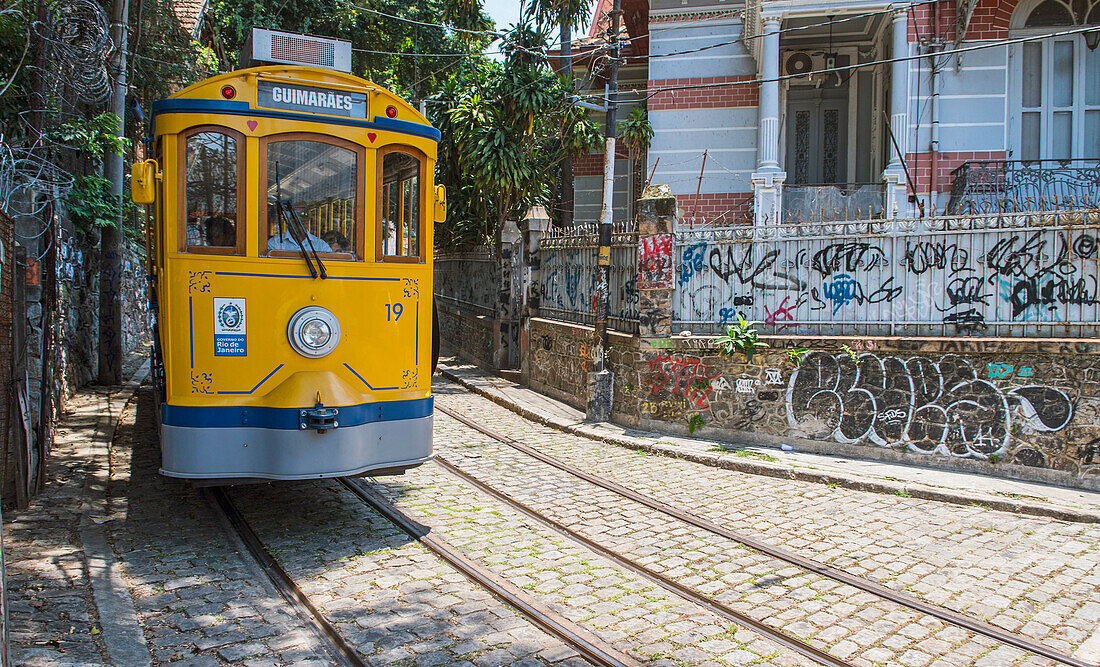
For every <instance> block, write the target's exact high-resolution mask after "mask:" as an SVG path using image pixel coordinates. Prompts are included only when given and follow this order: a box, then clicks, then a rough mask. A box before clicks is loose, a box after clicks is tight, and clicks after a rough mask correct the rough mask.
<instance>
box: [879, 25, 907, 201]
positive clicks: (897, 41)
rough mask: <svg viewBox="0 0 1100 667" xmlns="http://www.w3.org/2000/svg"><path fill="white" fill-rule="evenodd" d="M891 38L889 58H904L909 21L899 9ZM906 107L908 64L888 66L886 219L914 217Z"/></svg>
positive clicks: (884, 180)
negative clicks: (904, 164) (907, 160)
mask: <svg viewBox="0 0 1100 667" xmlns="http://www.w3.org/2000/svg"><path fill="white" fill-rule="evenodd" d="M892 37H893V44H892V48H891V50H890V57H891V58H905V57H907V56H908V55H909V22H908V18H907V14H906V10H905V9H899V10H897V11H895V12H894V14H893V34H892ZM908 105H909V61H908V60H901V61H895V62H893V63H891V66H890V131H891V132H892V133H893V140H891V138H890V137H889V136H887V137H886V141H888V142H889V149H890V150H889V155H890V162H889V163H888V164H887V165H886V170H885V171H884V172H883V174H882V180H883V182H884V183H885V185H886V193H885V195H886V197H885V201H884V202H883V206H884V208H885V210H884V214H885V216H886V217H887V218H899V217H900V218H906V217H910V216H912V214H913V206H912V204H910V203H909V197H908V186H907V182H906V179H905V169H904V167H902V163H901V161H902V158H903V157H904V156H905V151H906V146H907V144H906V142H907V139H908V137H909V128H908V124H909V115H908ZM895 141H896V142H897V147H896V148H895V146H894V142H895ZM899 151H900V152H899Z"/></svg>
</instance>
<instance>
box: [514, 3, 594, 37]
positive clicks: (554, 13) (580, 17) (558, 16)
mask: <svg viewBox="0 0 1100 667" xmlns="http://www.w3.org/2000/svg"><path fill="white" fill-rule="evenodd" d="M591 5H592V3H591V1H590V0H532V1H531V2H530V3H528V4H527V12H526V16H527V18H529V19H532V20H534V21H535V22H537V23H538V24H539V25H552V24H560V23H561V22H562V19H563V18H564V19H565V20H566V21H567V22H568V23H569V25H570V27H572V28H573V29H574V30H576V29H577V28H580V27H581V25H583V23H584V22H585V20H587V19H588V14H589V7H590V6H591Z"/></svg>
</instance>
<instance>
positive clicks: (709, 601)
mask: <svg viewBox="0 0 1100 667" xmlns="http://www.w3.org/2000/svg"><path fill="white" fill-rule="evenodd" d="M435 462H436V463H437V464H439V466H441V467H442V468H443V469H444V470H446V471H447V472H449V473H451V474H452V475H454V476H456V477H458V478H459V479H462V480H463V481H465V482H466V483H468V484H470V485H471V486H473V487H475V488H477V489H479V490H481V491H483V492H484V493H487V494H489V495H491V496H492V497H494V498H496V499H497V500H500V501H501V502H503V503H504V504H506V505H508V506H509V507H512V508H514V509H515V510H517V511H519V512H520V513H522V514H525V515H526V516H529V517H531V518H532V519H534V520H535V521H538V522H539V523H541V524H543V525H544V526H547V527H548V528H550V529H551V530H554V531H556V532H558V533H560V534H561V535H564V536H565V537H567V538H569V539H571V540H574V541H575V542H578V543H579V544H581V545H582V546H584V547H586V548H587V549H589V550H591V551H594V552H596V553H598V554H600V555H602V556H604V557H606V558H609V559H610V560H612V561H614V562H616V563H618V564H619V565H621V566H623V567H624V568H626V569H628V570H630V571H632V572H634V573H636V574H639V575H641V576H642V577H644V578H646V579H649V580H650V581H652V582H654V583H656V584H657V585H658V586H660V587H662V588H664V589H666V590H669V591H671V592H673V593H675V594H676V595H679V596H680V597H682V598H684V599H685V600H687V601H688V602H693V603H695V604H697V605H699V606H700V607H703V608H704V609H707V610H709V611H712V612H714V613H715V614H718V615H719V616H723V617H725V618H726V619H728V620H731V621H733V622H734V623H737V624H739V625H742V626H744V627H746V628H748V629H749V630H752V631H753V632H756V633H758V634H760V635H763V636H765V637H767V638H768V639H771V640H772V641H774V642H776V643H777V644H781V645H783V646H785V647H787V648H789V649H791V650H792V651H795V652H797V653H800V654H802V655H804V656H806V657H807V658H810V659H811V660H814V661H816V662H819V663H821V664H823V665H830V666H831V667H852V664H851V663H849V662H845V661H844V660H841V659H840V658H836V657H834V656H832V655H830V654H829V653H827V652H825V651H823V650H821V649H819V648H815V647H814V646H811V645H810V644H808V643H806V642H804V641H802V640H800V639H796V638H794V637H791V636H790V635H787V634H786V633H784V632H783V631H782V630H779V629H777V628H773V627H772V626H770V625H767V624H766V623H764V622H762V621H758V620H756V619H755V618H752V617H751V616H747V615H745V614H742V613H741V612H739V611H736V610H735V609H733V608H732V607H730V606H728V605H725V604H723V603H721V602H719V601H717V600H715V599H714V598H711V597H708V596H706V595H704V594H703V593H700V592H699V591H697V590H695V589H694V588H691V587H689V586H685V585H683V584H681V583H679V582H677V581H675V580H673V579H670V578H668V577H666V576H664V575H663V574H660V573H659V572H656V571H654V570H651V569H649V568H648V567H646V566H644V565H642V564H640V563H637V562H635V561H633V560H631V559H629V558H627V557H626V556H624V555H622V554H620V553H619V552H617V551H614V550H612V549H609V548H607V547H605V546H603V545H602V544H600V543H599V542H596V541H595V540H592V539H591V538H588V537H585V536H584V535H581V534H580V533H578V532H576V531H575V530H573V529H572V528H569V527H568V526H566V525H565V524H563V523H560V522H558V521H556V520H554V519H551V518H550V517H548V516H545V515H543V514H541V513H540V512H539V511H538V510H535V509H533V508H531V507H529V506H528V505H525V504H524V503H523V502H521V501H519V500H516V499H515V498H513V497H511V496H509V495H508V494H506V493H504V492H503V491H500V490H498V489H496V488H494V487H492V486H490V485H489V484H487V483H486V482H483V481H481V480H480V479H478V478H476V477H474V476H473V475H471V474H470V473H468V472H466V471H464V470H462V469H461V468H459V467H457V466H455V465H454V464H453V463H451V462H450V461H448V460H447V459H445V458H443V457H441V456H436V457H435Z"/></svg>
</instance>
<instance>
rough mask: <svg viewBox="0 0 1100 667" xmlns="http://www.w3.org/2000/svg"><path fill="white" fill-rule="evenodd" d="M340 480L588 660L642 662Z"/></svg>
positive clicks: (635, 666) (619, 664) (362, 486)
mask: <svg viewBox="0 0 1100 667" xmlns="http://www.w3.org/2000/svg"><path fill="white" fill-rule="evenodd" d="M340 482H341V483H342V484H343V485H344V486H345V487H347V488H348V490H350V491H351V492H352V493H354V494H355V495H356V496H357V497H358V498H359V499H360V500H362V501H363V502H364V503H366V504H367V505H369V506H371V507H372V508H374V510H375V511H377V512H378V513H379V514H381V515H382V516H384V517H386V518H387V519H389V520H390V521H392V522H393V523H395V524H397V526H398V527H400V528H401V530H403V531H405V532H406V533H407V534H408V535H409V536H410V537H412V538H413V539H415V540H416V541H418V542H420V543H421V544H422V545H424V546H425V547H426V548H427V549H428V550H429V551H431V552H432V553H434V554H435V555H436V556H439V557H440V558H441V559H443V561H444V562H446V563H447V564H448V565H450V566H451V567H453V568H455V569H456V570H458V571H459V572H460V573H462V575H463V576H465V577H466V578H467V579H470V580H471V581H473V582H474V583H476V584H477V585H479V586H481V587H482V588H484V589H486V590H487V591H489V592H490V593H492V594H493V595H494V596H495V597H497V598H498V599H500V600H502V601H503V602H504V603H505V604H507V605H509V606H511V607H513V608H514V609H516V610H517V611H519V612H520V614H522V615H523V616H524V617H525V618H526V619H527V620H529V621H531V622H532V623H534V624H535V625H536V626H538V627H539V628H541V629H542V630H544V631H545V632H547V633H548V634H550V635H553V636H554V637H557V638H558V639H560V640H562V641H563V642H565V643H566V644H568V645H569V646H572V647H573V648H574V649H576V650H577V652H579V653H580V654H581V655H582V656H583V657H584V658H585V659H586V660H588V661H589V662H592V663H593V664H596V665H601V666H603V667H640V663H639V662H637V661H636V660H634V659H633V658H631V657H630V656H628V655H626V654H625V653H623V652H622V651H619V650H618V649H616V648H614V647H613V646H611V644H609V643H607V642H606V641H604V640H603V639H600V638H599V637H597V636H596V635H595V634H593V633H591V632H589V631H587V630H585V629H584V628H582V627H580V626H578V625H577V624H575V623H573V622H572V621H570V620H569V619H567V618H565V617H564V616H562V615H561V614H559V613H557V612H555V611H554V610H552V609H550V608H549V607H547V606H545V605H543V604H541V603H540V602H538V601H536V600H533V599H531V598H530V597H529V596H527V595H525V594H523V592H522V590H521V589H520V588H519V587H517V586H515V585H513V584H512V583H510V582H508V581H506V580H503V579H502V578H501V577H499V576H498V575H496V574H495V573H493V571H492V570H490V569H488V568H486V567H484V566H482V565H480V564H478V563H477V562H475V561H474V560H472V559H471V558H469V557H467V556H466V555H465V554H463V553H462V552H460V551H459V550H458V549H456V548H454V547H453V546H451V545H450V544H449V543H447V542H446V541H445V540H443V539H442V538H439V537H436V536H435V535H432V534H431V529H430V528H429V527H428V526H424V525H422V524H419V523H417V522H416V521H414V520H413V519H412V518H410V517H409V516H407V515H406V514H404V513H403V512H401V510H399V509H398V508H397V507H396V506H395V505H393V504H392V503H390V502H389V501H388V500H386V499H385V498H383V497H382V495H381V494H379V493H378V492H377V491H375V490H374V489H371V488H370V487H369V486H367V484H366V482H364V481H363V480H361V479H350V478H346V477H343V478H340Z"/></svg>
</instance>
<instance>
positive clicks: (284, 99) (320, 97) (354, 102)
mask: <svg viewBox="0 0 1100 667" xmlns="http://www.w3.org/2000/svg"><path fill="white" fill-rule="evenodd" d="M257 95H258V96H257V100H256V101H257V103H258V104H259V105H260V106H262V107H267V108H268V109H285V110H287V111H305V112H307V113H323V114H329V115H330V116H346V117H348V118H366V117H367V96H366V95H364V94H363V93H352V92H348V91H345V90H329V89H325V88H314V87H312V86H295V85H292V84H288V83H278V84H276V83H273V82H271V81H261V82H260V85H259V87H258V88H257Z"/></svg>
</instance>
